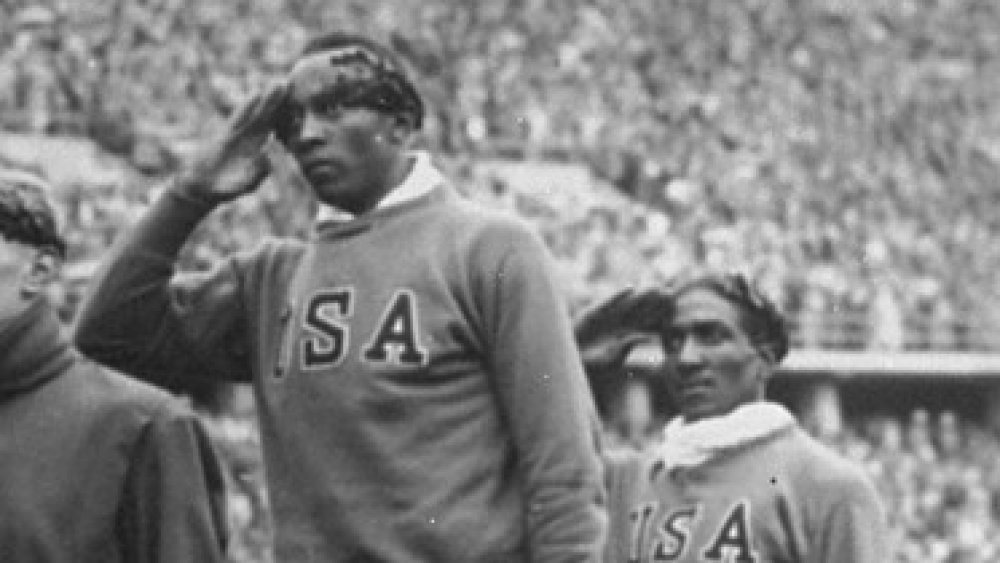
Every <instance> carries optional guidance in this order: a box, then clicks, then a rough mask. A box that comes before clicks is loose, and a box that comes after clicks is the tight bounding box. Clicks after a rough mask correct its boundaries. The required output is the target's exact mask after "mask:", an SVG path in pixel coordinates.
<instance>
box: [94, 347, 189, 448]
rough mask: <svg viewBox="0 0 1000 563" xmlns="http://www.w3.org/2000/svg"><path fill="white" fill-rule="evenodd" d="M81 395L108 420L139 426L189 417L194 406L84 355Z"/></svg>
mask: <svg viewBox="0 0 1000 563" xmlns="http://www.w3.org/2000/svg"><path fill="white" fill-rule="evenodd" d="M79 362H80V363H79V365H78V369H79V370H80V372H81V373H80V381H81V385H80V390H79V393H80V399H81V400H82V401H86V402H90V404H92V405H94V407H95V408H96V409H97V410H98V411H99V413H100V416H102V417H104V418H106V420H107V422H108V423H109V424H114V425H115V426H119V427H121V428H132V429H134V430H140V429H142V428H144V427H145V426H146V425H148V424H150V423H151V422H153V421H157V420H159V421H172V420H176V421H188V420H191V419H192V418H193V417H194V412H193V410H192V409H191V408H190V407H189V406H188V405H187V403H186V402H185V401H184V400H182V399H181V398H180V397H178V396H176V395H173V394H172V393H170V392H169V391H167V390H165V389H161V388H159V387H156V386H154V385H152V384H150V383H146V382H144V381H140V380H138V379H136V378H134V377H130V376H128V375H126V374H123V373H120V372H118V371H116V370H113V369H111V368H108V367H106V366H103V365H100V364H97V363H95V362H93V361H91V360H87V359H85V358H81V359H80V361H79Z"/></svg>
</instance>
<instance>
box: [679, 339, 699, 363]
mask: <svg viewBox="0 0 1000 563" xmlns="http://www.w3.org/2000/svg"><path fill="white" fill-rule="evenodd" d="M703 359H704V356H703V354H702V349H701V346H699V345H698V342H697V340H696V339H694V338H685V339H684V340H683V342H681V345H680V348H678V350H677V364H678V365H679V366H680V367H690V366H697V365H700V364H701V362H702V360H703Z"/></svg>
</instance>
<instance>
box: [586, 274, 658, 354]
mask: <svg viewBox="0 0 1000 563" xmlns="http://www.w3.org/2000/svg"><path fill="white" fill-rule="evenodd" d="M672 306H673V302H672V300H671V298H670V296H669V295H668V294H667V293H665V292H663V291H661V290H658V289H645V290H635V289H632V288H628V289H624V290H622V291H619V292H618V293H616V294H614V295H612V296H611V297H609V298H607V299H605V300H603V301H601V302H599V303H597V304H595V305H593V306H591V307H589V308H587V309H586V310H585V311H583V313H581V314H580V315H579V316H578V317H577V319H576V322H575V323H574V324H575V327H574V332H575V334H576V340H577V344H578V345H579V347H580V352H581V355H582V359H583V364H584V366H585V367H586V368H587V369H588V371H590V370H594V371H603V370H607V369H614V368H619V367H621V366H622V364H623V363H624V362H625V359H626V358H627V357H628V355H629V353H630V352H631V351H632V350H633V349H634V348H635V347H636V346H638V345H639V344H642V343H644V342H649V341H650V340H652V339H653V338H654V337H655V335H657V334H658V333H659V332H660V327H661V325H662V321H663V319H664V318H665V317H666V316H667V315H668V313H669V312H670V307H672Z"/></svg>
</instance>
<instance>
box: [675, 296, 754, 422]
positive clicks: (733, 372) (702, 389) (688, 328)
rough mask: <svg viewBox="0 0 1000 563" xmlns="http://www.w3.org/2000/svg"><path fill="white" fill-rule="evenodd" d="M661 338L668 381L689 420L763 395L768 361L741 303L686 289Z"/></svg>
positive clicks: (701, 417) (721, 413)
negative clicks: (745, 320)
mask: <svg viewBox="0 0 1000 563" xmlns="http://www.w3.org/2000/svg"><path fill="white" fill-rule="evenodd" d="M661 338H662V340H663V348H664V352H665V354H666V357H667V358H666V359H667V365H666V370H667V373H666V377H667V387H668V389H669V391H670V393H671V395H672V396H673V398H674V400H675V401H676V403H677V406H678V408H679V409H680V411H681V414H683V415H684V417H685V419H686V420H687V421H688V422H693V421H696V420H700V419H703V418H709V417H713V416H721V415H725V414H728V413H729V412H731V411H732V410H733V409H735V408H737V407H739V406H740V405H743V404H746V403H750V402H753V401H755V400H758V399H760V398H762V397H761V395H762V394H763V389H764V385H763V380H762V377H763V376H764V375H765V374H767V372H766V371H765V370H767V369H768V366H767V365H766V362H765V360H764V359H763V358H762V357H761V356H760V354H759V353H758V352H757V350H756V348H755V347H754V346H753V343H752V342H751V341H750V338H749V336H748V335H747V334H746V332H745V331H744V329H743V327H742V323H741V322H740V311H739V309H738V308H737V307H736V306H735V305H734V304H733V303H731V302H729V301H728V300H726V299H724V298H722V297H720V296H719V295H718V294H716V293H715V292H713V291H710V290H706V289H693V290H690V291H687V292H685V293H682V294H681V295H680V296H679V297H678V299H677V302H676V311H675V314H674V316H673V319H672V322H671V324H670V326H668V327H667V328H666V330H664V332H663V334H662V335H661Z"/></svg>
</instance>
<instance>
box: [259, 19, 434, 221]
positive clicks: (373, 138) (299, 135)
mask: <svg viewBox="0 0 1000 563" xmlns="http://www.w3.org/2000/svg"><path fill="white" fill-rule="evenodd" d="M287 82H288V91H287V98H286V101H285V104H284V107H283V109H282V111H281V113H280V114H279V115H278V116H277V123H276V126H275V133H276V136H277V138H278V139H279V140H280V141H281V142H282V144H284V146H285V148H287V149H288V151H289V152H290V153H291V154H292V155H293V156H294V157H295V159H296V160H297V161H298V163H299V167H300V169H301V171H302V173H303V175H304V176H305V178H306V179H307V180H308V181H309V183H310V185H311V186H312V188H313V190H314V192H315V194H316V196H317V198H318V199H319V200H320V201H321V202H323V203H326V204H328V205H332V206H335V207H339V208H341V209H344V210H347V211H350V212H353V213H361V212H364V211H367V210H369V209H371V208H372V207H374V206H375V205H376V204H377V203H378V201H379V200H380V199H381V198H382V197H384V196H385V194H386V193H388V192H389V191H391V190H392V188H394V187H395V186H396V185H398V184H399V183H400V182H401V181H402V179H403V178H405V175H406V172H407V171H408V166H409V159H408V156H407V151H408V149H409V145H410V142H411V138H412V135H413V133H414V132H416V131H417V130H419V129H420V127H421V126H422V123H423V118H424V105H423V102H422V100H421V97H420V95H419V93H418V92H417V90H416V88H415V87H414V85H413V83H412V82H411V80H410V78H409V76H408V75H407V71H406V68H405V66H404V64H403V62H402V60H401V59H400V58H399V57H398V56H396V54H395V53H394V52H393V51H392V50H390V49H389V48H387V47H385V46H383V45H381V44H379V43H377V42H375V41H373V40H371V39H369V38H367V37H363V36H360V35H356V34H351V33H342V32H335V33H330V34H327V35H322V36H319V37H317V38H315V39H313V40H312V41H310V42H309V43H308V44H307V45H306V47H305V48H304V49H303V51H302V55H301V56H300V57H299V58H298V60H297V61H296V63H295V65H294V66H293V67H292V70H291V71H290V72H289V74H288V79H287Z"/></svg>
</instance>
